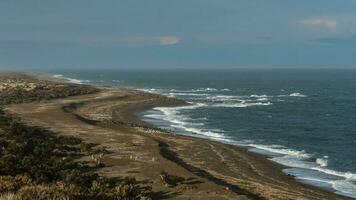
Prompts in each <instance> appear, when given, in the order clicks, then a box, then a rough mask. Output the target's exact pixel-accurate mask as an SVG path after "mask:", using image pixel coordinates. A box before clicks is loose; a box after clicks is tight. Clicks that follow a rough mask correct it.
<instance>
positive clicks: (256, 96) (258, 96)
mask: <svg viewBox="0 0 356 200" xmlns="http://www.w3.org/2000/svg"><path fill="white" fill-rule="evenodd" d="M250 97H253V98H266V97H268V95H266V94H262V95H257V94H252V95H250Z"/></svg>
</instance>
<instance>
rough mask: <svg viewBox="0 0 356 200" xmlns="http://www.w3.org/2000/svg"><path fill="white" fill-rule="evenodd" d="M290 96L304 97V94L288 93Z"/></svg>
mask: <svg viewBox="0 0 356 200" xmlns="http://www.w3.org/2000/svg"><path fill="white" fill-rule="evenodd" d="M289 96H290V97H306V95H304V94H301V93H299V92H295V93H291V94H289Z"/></svg>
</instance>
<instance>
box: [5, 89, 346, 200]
mask: <svg viewBox="0 0 356 200" xmlns="http://www.w3.org/2000/svg"><path fill="white" fill-rule="evenodd" d="M99 89H100V92H98V93H95V94H88V95H81V96H73V97H68V98H63V99H55V100H49V101H43V102H32V103H23V104H14V105H9V106H6V107H5V108H6V110H7V111H9V112H11V113H14V114H16V115H17V116H19V117H20V118H21V119H22V120H23V121H24V122H26V123H28V124H30V125H35V126H42V127H46V128H48V129H50V130H52V131H54V132H56V133H58V134H61V135H69V136H75V137H79V138H81V139H83V140H84V141H87V142H93V143H98V144H100V145H102V146H104V147H106V148H107V149H108V150H109V151H110V153H109V154H107V155H105V156H104V157H103V162H104V163H105V165H106V167H104V168H103V169H101V170H100V171H99V173H100V174H102V175H104V176H108V177H119V176H120V177H135V178H136V179H138V180H142V181H147V182H149V183H150V184H151V185H152V189H153V191H154V194H153V198H154V199H281V200H285V199H291V200H292V199H293V200H295V199H315V200H316V199H330V200H335V199H348V198H346V197H342V196H338V195H336V194H334V193H332V192H331V191H330V192H329V191H324V190H321V189H318V188H316V187H312V186H309V185H304V184H302V183H299V182H297V181H295V179H294V178H293V177H291V176H288V175H286V174H284V173H283V172H282V169H283V168H284V166H281V165H279V164H276V163H273V162H271V161H269V160H268V159H267V158H266V157H265V156H262V155H259V154H255V153H251V152H249V151H248V150H247V149H244V148H241V147H236V146H232V145H227V144H222V143H219V142H214V141H210V140H206V139H200V138H194V137H189V136H181V135H177V134H174V133H169V132H165V131H162V130H159V129H157V128H155V127H153V126H152V125H150V124H146V123H145V122H142V121H140V119H139V118H138V117H137V115H136V114H137V113H139V112H141V111H144V110H147V109H150V108H153V107H157V106H160V107H162V106H179V105H186V103H185V102H184V101H181V100H177V99H172V98H167V97H163V96H159V95H154V94H149V93H145V92H141V91H135V90H129V89H124V88H113V87H100V88H99ZM162 171H166V172H168V173H169V174H174V175H177V176H181V177H184V178H186V179H187V180H188V181H187V183H185V184H182V185H179V186H176V187H167V186H165V185H164V183H163V182H162V181H161V179H160V173H161V172H162Z"/></svg>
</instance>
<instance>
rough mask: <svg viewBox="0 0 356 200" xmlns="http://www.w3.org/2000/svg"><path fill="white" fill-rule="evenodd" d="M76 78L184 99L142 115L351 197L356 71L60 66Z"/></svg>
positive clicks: (355, 162) (355, 176)
mask: <svg viewBox="0 0 356 200" xmlns="http://www.w3.org/2000/svg"><path fill="white" fill-rule="evenodd" d="M48 72H50V73H52V74H55V76H57V77H59V76H62V77H66V78H68V80H69V81H71V82H74V83H95V84H102V85H117V86H124V87H129V88H134V89H138V90H143V91H147V92H151V93H157V94H162V95H165V96H170V97H175V98H179V99H184V100H186V101H188V102H190V103H191V105H189V106H183V107H175V108H154V109H152V110H149V111H147V112H144V113H140V114H139V115H140V116H141V117H142V119H143V120H145V121H147V122H150V123H153V124H155V125H157V126H158V127H161V128H164V129H169V130H174V131H175V132H176V133H178V134H184V135H191V136H195V137H201V138H207V139H211V140H216V141H220V142H223V143H228V144H233V145H238V146H243V147H245V148H248V149H249V150H250V151H252V152H257V153H261V154H264V155H267V156H268V158H269V159H270V160H273V161H275V162H277V163H280V164H283V165H286V166H288V167H289V168H287V169H285V170H284V172H285V173H287V174H291V175H294V176H295V177H296V179H297V180H298V181H301V182H303V183H306V184H312V185H315V186H318V187H322V188H325V189H328V190H331V191H334V192H335V193H338V194H341V195H345V196H349V197H354V198H356V70H327V69H323V70H322V69H320V70H316V69H315V70H311V69H310V70H302V69H299V70H297V69H258V70H257V69H256V70H248V69H239V70H232V69H231V70H227V69H226V70H217V69H216V70H213V69H209V70H202V69H200V70H98V71H94V70H77V71H75V70H60V71H58V70H57V71H48Z"/></svg>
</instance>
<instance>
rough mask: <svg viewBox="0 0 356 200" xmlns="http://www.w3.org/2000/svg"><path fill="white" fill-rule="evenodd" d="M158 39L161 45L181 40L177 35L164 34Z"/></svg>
mask: <svg viewBox="0 0 356 200" xmlns="http://www.w3.org/2000/svg"><path fill="white" fill-rule="evenodd" d="M158 39H159V43H160V44H161V45H175V44H178V43H179V42H180V38H178V37H175V36H162V37H159V38H158Z"/></svg>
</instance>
